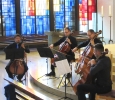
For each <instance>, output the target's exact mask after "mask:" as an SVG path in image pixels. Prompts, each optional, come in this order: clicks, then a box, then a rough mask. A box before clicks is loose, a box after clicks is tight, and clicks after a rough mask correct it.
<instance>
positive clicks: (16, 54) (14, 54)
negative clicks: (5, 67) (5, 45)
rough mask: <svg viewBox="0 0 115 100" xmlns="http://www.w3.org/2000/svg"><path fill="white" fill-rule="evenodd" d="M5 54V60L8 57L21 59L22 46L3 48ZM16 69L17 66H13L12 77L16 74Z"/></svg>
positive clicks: (22, 53) (22, 55) (22, 56)
mask: <svg viewBox="0 0 115 100" xmlns="http://www.w3.org/2000/svg"><path fill="white" fill-rule="evenodd" d="M5 54H6V60H8V59H10V60H15V59H22V58H24V49H22V48H19V49H7V50H5ZM17 69H18V66H15V70H14V78H15V76H16V75H17Z"/></svg>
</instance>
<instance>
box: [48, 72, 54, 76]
mask: <svg viewBox="0 0 115 100" xmlns="http://www.w3.org/2000/svg"><path fill="white" fill-rule="evenodd" d="M46 76H53V77H55V72H50V73H48V74H46Z"/></svg>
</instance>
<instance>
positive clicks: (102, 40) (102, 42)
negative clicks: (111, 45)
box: [101, 16, 106, 44]
mask: <svg viewBox="0 0 115 100" xmlns="http://www.w3.org/2000/svg"><path fill="white" fill-rule="evenodd" d="M101 17H102V43H103V42H104V43H105V44H106V42H105V41H104V40H103V38H104V37H103V16H101Z"/></svg>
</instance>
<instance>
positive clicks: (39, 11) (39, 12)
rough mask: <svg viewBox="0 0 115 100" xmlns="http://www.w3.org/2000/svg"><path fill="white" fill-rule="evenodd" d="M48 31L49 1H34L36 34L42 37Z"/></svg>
mask: <svg viewBox="0 0 115 100" xmlns="http://www.w3.org/2000/svg"><path fill="white" fill-rule="evenodd" d="M49 30H50V23H49V0H42V1H41V0H36V33H37V34H39V35H43V34H44V32H47V31H49Z"/></svg>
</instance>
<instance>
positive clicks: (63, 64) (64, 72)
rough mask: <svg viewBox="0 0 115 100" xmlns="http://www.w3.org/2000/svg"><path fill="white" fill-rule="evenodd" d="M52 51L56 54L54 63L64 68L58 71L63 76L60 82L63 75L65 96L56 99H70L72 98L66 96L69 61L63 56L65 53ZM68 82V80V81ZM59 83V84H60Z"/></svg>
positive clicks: (69, 70)
mask: <svg viewBox="0 0 115 100" xmlns="http://www.w3.org/2000/svg"><path fill="white" fill-rule="evenodd" d="M53 53H55V54H57V55H58V59H56V60H55V63H56V66H57V68H59V69H60V68H64V69H63V70H60V72H61V73H62V75H63V77H62V79H61V81H60V83H61V82H62V80H63V78H64V77H65V85H64V86H65V96H64V97H62V98H60V99H58V100H61V99H70V100H73V99H71V98H69V97H67V96H66V77H67V73H68V72H71V69H70V67H69V63H68V61H67V58H66V56H65V54H63V53H61V52H58V51H56V50H53ZM69 82H70V81H69ZM60 83H59V85H60Z"/></svg>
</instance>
